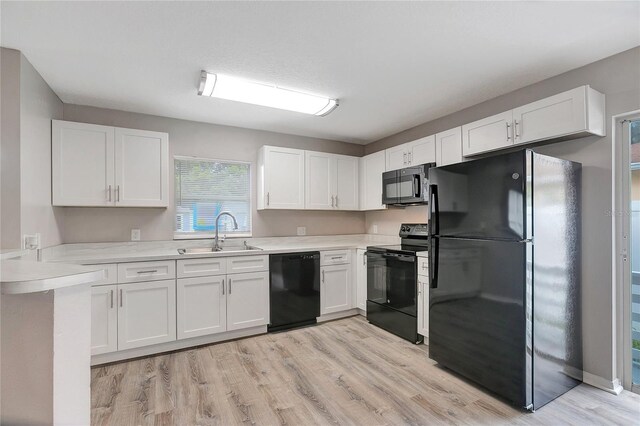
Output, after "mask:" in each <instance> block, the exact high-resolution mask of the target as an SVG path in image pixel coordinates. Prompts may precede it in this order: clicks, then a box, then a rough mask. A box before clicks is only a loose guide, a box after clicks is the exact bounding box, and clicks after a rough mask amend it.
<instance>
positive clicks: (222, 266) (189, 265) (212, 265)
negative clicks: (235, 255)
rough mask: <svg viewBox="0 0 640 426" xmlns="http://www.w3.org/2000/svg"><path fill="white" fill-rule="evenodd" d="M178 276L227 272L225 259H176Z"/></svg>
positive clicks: (202, 275) (187, 276)
mask: <svg viewBox="0 0 640 426" xmlns="http://www.w3.org/2000/svg"><path fill="white" fill-rule="evenodd" d="M177 263H178V265H177V266H178V278H190V277H205V276H208V275H224V274H226V273H227V259H226V258H224V257H209V258H204V259H185V260H178V262H177Z"/></svg>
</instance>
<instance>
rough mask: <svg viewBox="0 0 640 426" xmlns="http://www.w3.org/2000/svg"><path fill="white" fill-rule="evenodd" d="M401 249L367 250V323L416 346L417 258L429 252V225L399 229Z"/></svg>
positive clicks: (419, 339) (379, 247)
mask: <svg viewBox="0 0 640 426" xmlns="http://www.w3.org/2000/svg"><path fill="white" fill-rule="evenodd" d="M399 235H400V237H401V238H402V240H401V244H400V245H390V246H369V247H367V320H369V322H370V323H371V324H373V325H376V326H378V327H380V328H383V329H385V330H387V331H389V332H391V333H393V334H395V335H397V336H400V337H402V338H404V339H407V340H409V341H411V342H413V343H422V341H423V337H422V336H421V335H420V334H418V312H417V311H418V309H417V294H418V258H417V254H418V253H419V252H425V251H427V249H428V239H429V231H428V226H427V224H422V223H420V224H410V223H404V224H402V225H401V226H400V232H399Z"/></svg>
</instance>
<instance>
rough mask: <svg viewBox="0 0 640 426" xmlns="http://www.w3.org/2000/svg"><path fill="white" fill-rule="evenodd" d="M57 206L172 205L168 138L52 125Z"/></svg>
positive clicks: (80, 125)
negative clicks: (170, 203)
mask: <svg viewBox="0 0 640 426" xmlns="http://www.w3.org/2000/svg"><path fill="white" fill-rule="evenodd" d="M52 174H53V200H52V202H53V205H55V206H86V207H91V206H115V207H167V206H168V205H169V136H168V135H167V134H166V133H160V132H151V131H146V130H131V129H121V128H114V127H107V126H99V125H95V124H86V123H73V122H68V121H60V120H53V121H52Z"/></svg>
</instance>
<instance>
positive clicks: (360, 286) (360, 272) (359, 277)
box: [355, 249, 367, 313]
mask: <svg viewBox="0 0 640 426" xmlns="http://www.w3.org/2000/svg"><path fill="white" fill-rule="evenodd" d="M355 305H356V308H358V309H360V310H361V311H363V312H365V313H366V312H367V251H366V250H363V249H357V250H356V303H355Z"/></svg>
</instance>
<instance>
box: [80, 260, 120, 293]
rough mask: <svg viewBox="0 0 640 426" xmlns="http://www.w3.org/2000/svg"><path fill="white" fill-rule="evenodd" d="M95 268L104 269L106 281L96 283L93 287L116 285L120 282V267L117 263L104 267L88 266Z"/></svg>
mask: <svg viewBox="0 0 640 426" xmlns="http://www.w3.org/2000/svg"><path fill="white" fill-rule="evenodd" d="M86 266H95V267H96V268H103V269H104V279H103V280H102V281H98V282H96V283H93V284H91V287H95V286H98V285H106V284H115V283H117V282H118V265H117V264H116V263H107V264H104V265H86Z"/></svg>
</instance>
